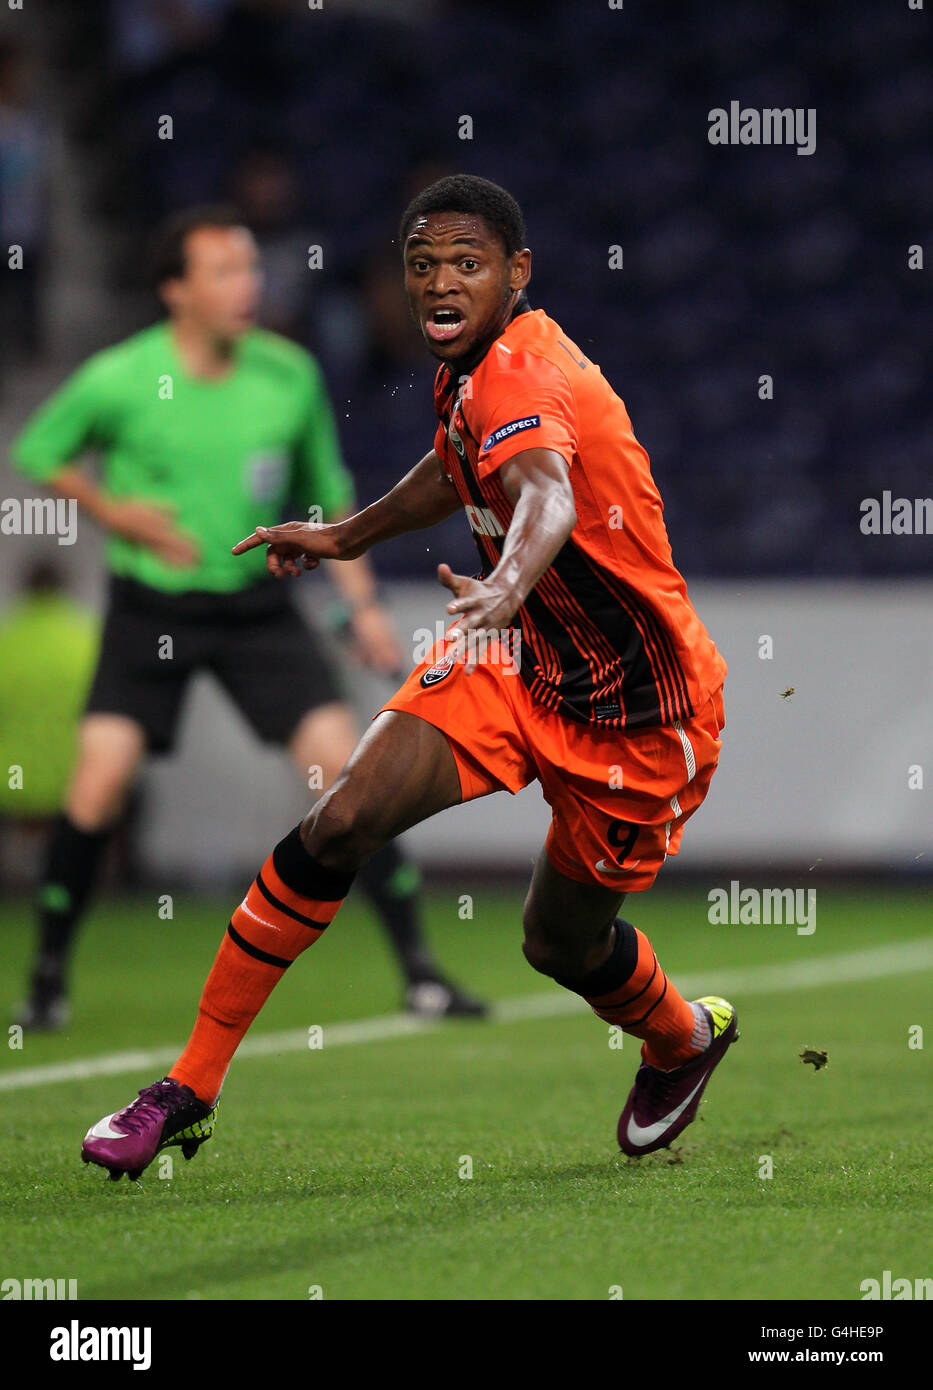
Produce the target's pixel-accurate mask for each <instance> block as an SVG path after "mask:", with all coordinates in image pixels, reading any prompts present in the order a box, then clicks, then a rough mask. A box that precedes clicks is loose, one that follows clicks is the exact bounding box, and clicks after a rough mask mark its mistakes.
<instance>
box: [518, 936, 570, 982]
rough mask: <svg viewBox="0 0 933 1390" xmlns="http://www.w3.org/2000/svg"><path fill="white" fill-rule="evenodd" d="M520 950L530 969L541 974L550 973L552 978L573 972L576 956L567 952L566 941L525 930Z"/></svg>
mask: <svg viewBox="0 0 933 1390" xmlns="http://www.w3.org/2000/svg"><path fill="white" fill-rule="evenodd" d="M522 951H523V952H524V955H525V959H526V960H527V962H528V964H529V965H530V966H531V968H532V970H537V971H538V973H539V974H541V975H550V976H551V978H552V979H553V978H556V977H557V976H561V975H573V974H574V973H575V969H574V967H575V966H576V964H577V961H576V957H575V955H574V954H573V953H572V952H568V949H567V946H566V943H564V942H562V941H558V940H555V939H553V938H551V937H547V936H545V935H543V934H541V933H529V932H527V931H526V933H525V939H524V941H523V942H522Z"/></svg>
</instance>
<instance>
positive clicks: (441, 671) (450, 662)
mask: <svg viewBox="0 0 933 1390" xmlns="http://www.w3.org/2000/svg"><path fill="white" fill-rule="evenodd" d="M454 665H455V662H454V659H453V657H452V656H445V657H444V658H443V659H442V660H441V661H435V663H434V665H433V666H430V667H429V668H428V669H427V671H425V673H424V675H423V676H422V677H421V685H422V688H423V689H425V690H427V688H428V686H429V685H437V683H438V681H442V680H443V679H444V677H445V676H449V675H450V673H451V671H452V670H453V669H454Z"/></svg>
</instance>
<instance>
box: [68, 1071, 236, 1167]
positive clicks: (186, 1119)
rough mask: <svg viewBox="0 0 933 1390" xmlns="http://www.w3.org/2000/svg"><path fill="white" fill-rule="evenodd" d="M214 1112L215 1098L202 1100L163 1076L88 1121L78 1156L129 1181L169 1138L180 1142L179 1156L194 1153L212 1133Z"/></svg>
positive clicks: (164, 1146)
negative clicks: (207, 1101)
mask: <svg viewBox="0 0 933 1390" xmlns="http://www.w3.org/2000/svg"><path fill="white" fill-rule="evenodd" d="M216 1118H217V1106H216V1104H214V1105H205V1103H204V1102H203V1101H200V1100H198V1098H197V1096H196V1095H195V1094H194V1091H192V1090H191V1087H190V1086H181V1085H179V1083H178V1082H177V1081H173V1080H172V1079H171V1078H170V1077H167V1076H164V1077H163V1078H162V1080H161V1081H156V1082H155V1083H154V1084H153V1085H152V1086H146V1087H145V1088H144V1089H143V1090H142V1091H140V1093H139V1095H138V1096H137V1098H136V1100H134V1101H131V1103H130V1104H129V1105H128V1106H126V1108H125V1109H124V1110H118V1111H116V1113H115V1114H113V1115H105V1116H104V1118H103V1119H102V1120H98V1121H97V1124H96V1125H92V1126H91V1128H90V1129H89V1130H88V1132H87V1134H86V1135H85V1136H84V1143H83V1144H82V1146H81V1157H82V1158H83V1159H84V1162H85V1163H97V1164H99V1165H100V1167H101V1168H106V1169H107V1171H108V1172H109V1173H110V1176H111V1177H112V1178H113V1179H114V1181H117V1179H119V1178H122V1176H123V1174H124V1173H127V1174H128V1175H129V1177H130V1180H131V1181H133V1182H135V1181H136V1179H137V1178H138V1177H139V1175H140V1173H142V1171H143V1169H144V1168H148V1167H149V1164H150V1163H151V1162H152V1160H153V1159H154V1158H155V1156H156V1154H157V1153H159V1152H160V1150H162V1149H167V1148H169V1147H170V1146H171V1145H173V1144H178V1145H180V1146H181V1151H182V1154H183V1155H184V1156H185V1158H194V1156H195V1154H196V1153H197V1151H198V1149H199V1148H200V1146H201V1145H202V1144H203V1143H204V1141H205V1140H206V1139H210V1137H211V1135H212V1134H213V1132H214V1121H215V1119H216Z"/></svg>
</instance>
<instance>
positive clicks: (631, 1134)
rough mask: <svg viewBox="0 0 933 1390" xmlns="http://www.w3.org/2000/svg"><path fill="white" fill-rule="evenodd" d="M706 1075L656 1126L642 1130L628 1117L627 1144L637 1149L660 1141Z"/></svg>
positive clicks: (705, 1075)
mask: <svg viewBox="0 0 933 1390" xmlns="http://www.w3.org/2000/svg"><path fill="white" fill-rule="evenodd" d="M707 1075H708V1071H707V1072H705V1073H704V1074H703V1076H701V1077H700V1079H699V1081H698V1082H697V1084H696V1085H695V1086H694V1088H693V1090H692V1091H691V1092H690V1094H689V1096H688V1097H687V1099H686V1100H684V1101H681V1103H680V1105H678V1107H677V1109H676V1110H672V1111H671V1113H670V1114H669V1115H665V1116H664V1119H663V1120H658V1121H657V1123H656V1124H653V1125H648V1126H647V1128H643V1127H642V1126H641V1125H638V1124H636V1123H635V1116H634V1115H630V1116H629V1121H628V1130H627V1131H626V1135H625V1137H626V1139H627V1140H628V1141H629V1143H630V1144H636V1145H637V1146H638V1147H639V1148H644V1146H645V1145H646V1144H650V1143H652V1142H653V1141H654V1140H655V1139H660V1138H661V1135H662V1134H663V1133H664V1131H665V1130H666V1129H669V1128H670V1127H671V1125H672V1124H673V1123H674V1121H675V1120H679V1119H680V1117H681V1115H682V1114H683V1113H684V1111H685V1110H686V1108H687V1106H688V1105H689V1104H690V1102H691V1101H692V1100H693V1097H694V1096H695V1095H696V1093H697V1091H698V1090H699V1089H700V1087H701V1086H702V1085H703V1082H704V1081H705V1080H706V1077H707Z"/></svg>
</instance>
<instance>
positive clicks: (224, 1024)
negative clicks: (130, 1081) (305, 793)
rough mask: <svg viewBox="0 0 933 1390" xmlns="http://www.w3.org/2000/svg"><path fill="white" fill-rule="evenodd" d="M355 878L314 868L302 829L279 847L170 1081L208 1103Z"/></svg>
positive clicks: (222, 956) (238, 917)
mask: <svg viewBox="0 0 933 1390" xmlns="http://www.w3.org/2000/svg"><path fill="white" fill-rule="evenodd" d="M352 882H353V874H347V873H340V872H338V871H336V870H334V869H328V868H327V867H326V866H325V865H323V864H320V863H318V861H317V860H316V859H313V858H312V857H311V856H310V855H309V854H308V852H307V851H306V850H305V848H304V846H303V845H302V843H301V838H300V835H299V827H297V826H296V827H295V829H294V830H293V831H292V832H291V834H289V835H287V836H286V837H285V839H284V840H282V841H281V842H280V843H279V844H277V845H276V847H275V849H274V850H273V851H272V853H271V854H270V855H269V857H268V859H267V860H266V862H265V864H263V866H262V869H261V870H260V872H259V873H258V874H257V876H256V878H255V879H254V880H253V883H252V885H251V886H250V889H249V892H248V893H247V894H246V897H245V898H244V899H243V901H242V902H241V903H240V905H239V907H238V908H237V909H236V911H235V912H234V914H233V917H232V918H231V920H230V924H229V926H228V927H227V934H226V936H225V937H224V939H223V941H222V942H221V943H220V950H219V951H218V952H217V956H216V958H215V960H214V964H213V966H212V967H211V972H210V974H209V975H208V977H207V981H206V983H205V985H204V991H203V993H202V995H201V1002H200V1004H199V1006H198V1017H197V1021H196V1023H195V1025H194V1030H193V1032H192V1034H191V1037H190V1038H189V1040H188V1045H187V1047H186V1048H185V1050H184V1052H183V1053H182V1054H181V1056H180V1057H179V1059H178V1061H177V1062H176V1063H175V1065H174V1066H173V1067H172V1069H171V1071H170V1073H169V1075H170V1076H172V1077H173V1078H174V1079H175V1080H176V1081H179V1082H181V1083H182V1084H183V1085H185V1086H190V1087H191V1089H192V1091H194V1093H195V1095H196V1096H197V1097H198V1098H199V1099H200V1100H203V1101H205V1102H207V1103H209V1104H213V1102H214V1101H215V1100H216V1098H217V1096H218V1095H219V1093H220V1088H221V1086H222V1084H223V1079H224V1076H225V1075H226V1073H227V1068H228V1067H229V1065H230V1061H231V1059H232V1057H233V1054H234V1052H236V1050H237V1048H238V1046H239V1045H240V1040H241V1039H242V1038H243V1036H244V1034H245V1033H246V1031H247V1029H248V1028H249V1026H250V1024H251V1023H252V1021H253V1019H254V1018H255V1017H256V1015H257V1014H258V1013H259V1010H260V1009H261V1008H262V1006H263V1004H264V1003H265V1002H266V1000H267V999H268V997H269V995H270V994H271V993H272V990H273V989H274V988H275V986H276V985H277V984H278V982H279V980H280V979H281V978H282V976H283V975H284V974H285V971H286V970H287V969H288V967H289V966H290V965H291V963H292V961H293V960H295V959H296V957H297V956H299V955H300V954H301V952H302V951H304V950H305V949H306V948H307V947H308V946H311V945H313V943H314V942H315V941H317V939H318V937H319V936H320V935H321V934H322V933H323V931H324V930H325V928H326V927H327V925H328V924H329V923H330V922H331V921H332V920H333V918H334V917H335V916H336V915H337V910H338V908H339V907H340V904H341V902H342V901H343V899H344V898H345V897H346V895H347V893H348V892H349V890H350V885H351V883H352Z"/></svg>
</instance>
